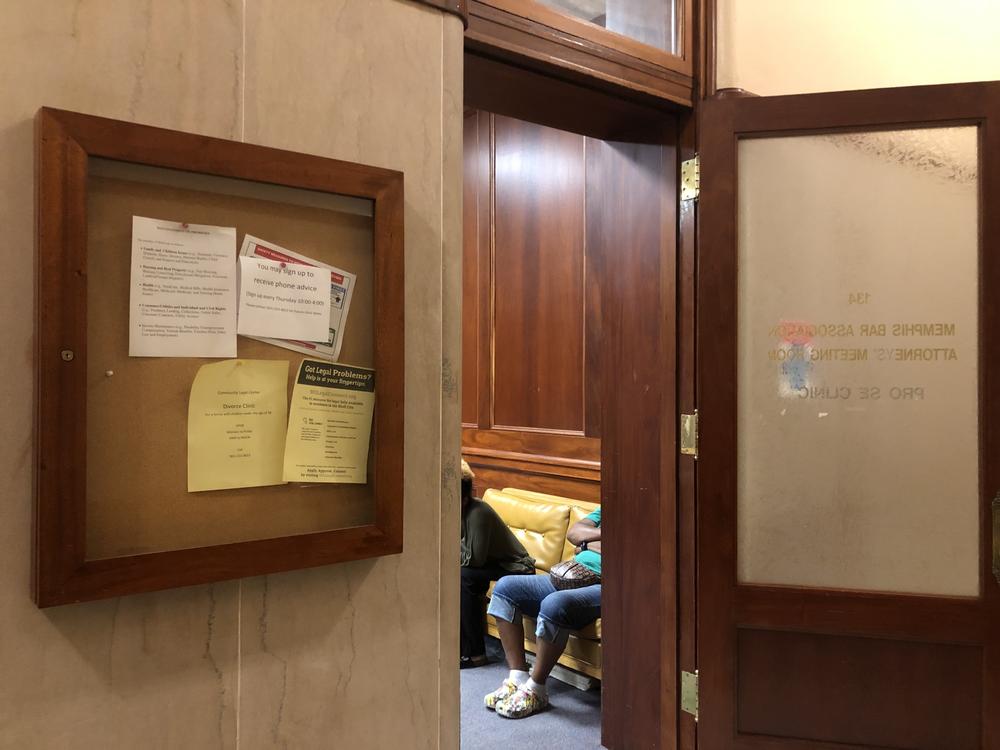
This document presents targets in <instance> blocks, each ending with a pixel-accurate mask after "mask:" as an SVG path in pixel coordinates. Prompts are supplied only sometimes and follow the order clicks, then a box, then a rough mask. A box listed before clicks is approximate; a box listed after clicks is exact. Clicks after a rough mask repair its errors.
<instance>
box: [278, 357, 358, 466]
mask: <svg viewBox="0 0 1000 750" xmlns="http://www.w3.org/2000/svg"><path fill="white" fill-rule="evenodd" d="M374 408H375V371H374V370H368V369H365V368H363V367H351V366H350V365H341V364H337V363H336V362H319V361H316V360H311V359H305V360H302V364H300V365H299V372H298V375H297V376H296V378H295V387H294V388H293V389H292V407H291V410H290V412H289V415H288V437H287V439H286V441H285V471H284V478H285V481H287V482H345V483H364V482H366V481H367V477H368V443H369V440H370V438H371V431H372V412H373V411H374Z"/></svg>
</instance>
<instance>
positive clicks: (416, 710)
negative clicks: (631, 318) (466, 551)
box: [0, 0, 462, 750]
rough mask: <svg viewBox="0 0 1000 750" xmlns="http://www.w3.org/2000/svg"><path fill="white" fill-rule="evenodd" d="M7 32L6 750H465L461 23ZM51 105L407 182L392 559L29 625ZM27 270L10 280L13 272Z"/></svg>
mask: <svg viewBox="0 0 1000 750" xmlns="http://www.w3.org/2000/svg"><path fill="white" fill-rule="evenodd" d="M2 12H3V22H2V23H0V102H2V106H0V165H2V169H0V226H2V227H4V231H5V235H6V236H5V238H4V241H3V242H0V264H2V265H3V267H4V268H6V269H8V270H7V273H5V274H4V277H3V281H2V282H0V291H2V293H0V319H2V320H3V322H4V324H3V325H2V326H0V352H2V354H0V357H2V358H3V373H4V377H3V378H2V379H0V413H2V414H3V419H2V420H0V479H2V482H3V487H4V491H3V493H2V494H0V674H2V675H3V679H2V680H0V750H14V749H16V750H25V749H32V750H33V749H35V748H59V749H60V750H75V749H77V748H78V749H80V750H84V749H86V750H92V749H93V748H102V750H118V749H121V750H132V749H133V748H139V747H142V748H150V749H152V748H171V749H173V748H184V749H185V750H201V749H202V748H205V749H209V748H240V749H246V750H251V749H253V750H256V749H257V748H295V749H296V750H300V749H309V748H340V747H343V748H352V749H355V748H359V749H360V748H387V747H399V748H455V747H457V746H458V674H457V669H456V667H457V665H456V663H455V662H456V659H455V655H456V654H457V640H458V635H457V620H458V617H457V597H458V588H457V583H458V580H457V578H458V574H457V566H456V565H455V561H456V560H457V553H458V550H457V547H458V497H457V484H458V483H457V478H456V477H457V473H456V470H457V466H452V465H451V463H450V461H444V462H442V459H441V457H442V455H444V456H454V457H456V460H457V456H458V452H459V430H458V425H459V416H458V381H457V374H456V373H457V363H458V362H459V361H460V353H459V325H460V323H459V318H460V304H461V298H460V288H461V283H460V282H461V278H460V273H461V268H460V252H461V250H460V244H459V243H460V241H461V225H460V222H461V204H460V196H461V107H462V81H461V69H462V27H461V23H460V21H459V20H458V19H457V18H455V17H453V16H450V15H443V14H441V13H439V12H437V11H435V10H432V9H429V8H427V7H424V6H421V5H418V4H416V3H412V2H408V1H407V0H307V1H304V2H301V3H298V2H297V3H295V4H294V7H292V6H290V5H289V4H287V3H282V2H280V1H279V0H90V1H89V2H84V0H77V1H76V2H72V1H71V0H51V1H47V2H44V3H40V2H30V1H29V0H19V1H18V0H7V1H6V2H4V3H3V4H2ZM41 105H48V106H54V107H60V108H64V109H71V110H78V111H82V112H89V113H93V114H99V115H103V116H107V117H115V118H121V119H126V120H134V121H137V122H142V123H147V124H152V125H158V126H163V127H170V128H177V129H182V130H187V131H191V132H196V133H204V134H207V135H212V136H218V137H223V138H232V139H237V140H245V141H247V142H252V143H260V144H264V145H268V146H276V147H280V148H287V149H294V150H298V151H306V152H309V153H314V154H320V155H324V156H331V157H335V158H340V159H348V160H353V161H361V162H365V163H369V164H375V165H379V166H384V167H390V168H393V169H399V170H402V171H404V172H405V174H406V215H405V221H406V262H407V281H406V294H407V313H406V314H407V319H406V322H407V327H406V347H407V364H406V378H407V380H406V383H407V397H406V425H407V429H406V453H405V475H406V498H405V502H406V516H405V529H406V534H405V540H404V552H403V554H402V555H398V556H393V557H387V558H382V559H379V560H376V561H363V562H357V563H351V564H347V565H340V566H331V567H327V568H319V569H314V570H308V571H300V572H294V573H288V574H282V575H276V576H269V577H267V578H256V579H249V580H243V581H232V582H226V583H221V584H217V585H214V586H203V587H195V588H187V589H179V590H173V591H167V592H160V593H155V594H147V595H139V596H131V597H124V598H121V599H116V600H111V601H104V602H96V603H88V604H81V605H75V606H68V607H61V608H56V609H51V610H46V611H39V610H37V609H36V608H35V607H34V605H33V604H32V603H31V600H30V595H29V585H28V582H29V568H30V529H31V492H32V490H31V481H32V480H31V477H32V471H33V467H32V382H33V370H32V346H33V344H32V336H33V332H32V328H33V294H34V292H33V283H32V279H31V276H32V274H31V271H30V270H29V269H30V268H31V263H32V261H31V258H32V257H33V231H34V230H33V216H32V212H33V208H32V204H33V189H34V188H33V173H32V170H33V166H32V165H33V134H32V117H33V115H34V113H35V111H36V110H37V108H38V107H39V106H41ZM16 268H21V269H23V270H22V271H21V272H20V273H16V272H15V273H12V272H11V270H12V269H16Z"/></svg>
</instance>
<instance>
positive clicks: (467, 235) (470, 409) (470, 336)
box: [462, 110, 488, 425]
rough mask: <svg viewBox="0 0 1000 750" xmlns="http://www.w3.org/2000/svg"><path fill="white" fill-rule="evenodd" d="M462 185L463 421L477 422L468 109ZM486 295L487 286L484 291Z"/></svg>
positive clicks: (475, 201) (475, 244)
mask: <svg viewBox="0 0 1000 750" xmlns="http://www.w3.org/2000/svg"><path fill="white" fill-rule="evenodd" d="M462 135H463V139H464V140H463V149H464V159H463V165H464V171H463V183H462V185H463V187H462V301H463V303H464V305H465V306H466V308H467V309H466V311H465V313H464V314H463V315H462V424H463V425H477V424H478V423H479V322H480V315H479V314H478V312H475V313H474V314H470V310H471V311H478V310H479V306H480V284H479V241H478V236H479V226H480V222H479V182H480V175H479V172H480V169H479V159H478V158H477V157H478V155H479V151H480V144H479V113H478V112H476V111H475V110H468V111H466V113H465V120H464V122H463V132H462ZM483 296H485V297H488V289H485V290H483Z"/></svg>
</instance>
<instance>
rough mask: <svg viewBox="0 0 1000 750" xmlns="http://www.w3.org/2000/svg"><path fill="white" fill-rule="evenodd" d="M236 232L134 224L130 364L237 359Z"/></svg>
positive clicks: (159, 223)
mask: <svg viewBox="0 0 1000 750" xmlns="http://www.w3.org/2000/svg"><path fill="white" fill-rule="evenodd" d="M235 250H236V229H235V228H234V227H215V226H208V225H205V224H183V223H180V222H176V221H162V220H160V219H147V218H145V217H142V216H133V217H132V270H131V290H130V293H129V336H128V353H129V356H130V357H235V356H236V264H235V262H234V258H235V256H234V255H233V253H234V252H235Z"/></svg>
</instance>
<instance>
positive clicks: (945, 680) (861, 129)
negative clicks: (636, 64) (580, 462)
mask: <svg viewBox="0 0 1000 750" xmlns="http://www.w3.org/2000/svg"><path fill="white" fill-rule="evenodd" d="M700 146H701V147H700V160H701V185H702V189H701V197H700V200H699V209H698V210H699V214H700V216H699V242H700V247H699V250H698V283H697V289H698V294H697V297H698V303H697V308H698V318H697V346H698V376H697V383H698V407H699V421H700V424H699V433H700V445H699V457H698V462H697V474H698V667H699V671H700V720H699V724H698V745H699V747H700V748H701V750H729V749H730V748H734V749H735V748H740V749H743V748H747V749H749V748H753V749H754V750H764V749H767V750H806V749H807V748H808V749H809V750H816V749H817V748H829V749H831V750H832V749H833V748H838V749H839V750H846V749H849V748H906V749H908V750H1000V572H998V571H997V570H996V562H995V557H994V555H995V554H996V552H995V549H996V545H1000V540H998V539H997V538H996V537H997V536H1000V529H998V526H1000V521H998V520H997V519H996V518H995V516H996V515H997V514H1000V509H998V508H995V507H993V506H995V505H996V506H1000V502H997V503H994V501H993V498H994V496H995V495H996V494H997V492H998V490H1000V302H998V300H1000V84H996V83H982V84H960V85H947V86H927V87H919V88H900V89H886V90H878V91H858V92H842V93H831V94H817V95H803V96H787V97H763V98H757V97H740V98H728V99H727V98H721V99H716V100H712V101H708V102H706V103H705V105H704V108H703V110H702V113H701V120H700Z"/></svg>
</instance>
